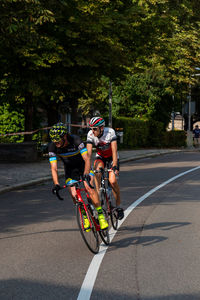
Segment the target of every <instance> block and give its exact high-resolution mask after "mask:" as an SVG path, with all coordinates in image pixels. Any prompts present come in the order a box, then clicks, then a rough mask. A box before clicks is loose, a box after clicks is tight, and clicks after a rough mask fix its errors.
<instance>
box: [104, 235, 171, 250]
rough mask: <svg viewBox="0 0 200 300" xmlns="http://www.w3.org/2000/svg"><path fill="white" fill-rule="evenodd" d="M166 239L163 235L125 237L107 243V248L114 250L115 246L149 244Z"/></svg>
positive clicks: (125, 246)
mask: <svg viewBox="0 0 200 300" xmlns="http://www.w3.org/2000/svg"><path fill="white" fill-rule="evenodd" d="M167 239H168V238H167V237H164V236H142V237H141V236H138V237H137V236H136V237H127V238H124V239H120V240H118V241H114V242H111V244H110V245H109V250H114V249H116V248H127V247H129V246H134V245H142V246H150V245H153V244H157V243H160V242H163V241H165V240H167Z"/></svg>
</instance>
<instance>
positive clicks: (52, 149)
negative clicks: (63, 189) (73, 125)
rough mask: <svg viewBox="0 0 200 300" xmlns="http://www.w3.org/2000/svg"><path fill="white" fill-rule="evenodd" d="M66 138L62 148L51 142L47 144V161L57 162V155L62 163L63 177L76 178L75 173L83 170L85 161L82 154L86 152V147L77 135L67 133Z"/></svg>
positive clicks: (80, 172)
mask: <svg viewBox="0 0 200 300" xmlns="http://www.w3.org/2000/svg"><path fill="white" fill-rule="evenodd" d="M67 140H68V144H67V146H65V147H63V148H58V147H56V145H55V143H53V142H51V143H50V144H49V147H48V152H49V161H50V163H53V162H57V157H59V158H60V159H61V160H62V162H63V163H64V167H65V178H73V179H76V180H77V179H78V178H77V173H79V175H82V174H83V172H84V166H85V161H84V159H83V158H82V154H84V153H87V149H86V147H85V145H84V143H83V142H82V140H81V138H80V137H79V136H77V135H68V136H67ZM75 174H76V175H75Z"/></svg>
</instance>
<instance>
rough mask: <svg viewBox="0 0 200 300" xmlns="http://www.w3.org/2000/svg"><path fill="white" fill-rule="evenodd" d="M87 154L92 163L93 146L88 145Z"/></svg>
mask: <svg viewBox="0 0 200 300" xmlns="http://www.w3.org/2000/svg"><path fill="white" fill-rule="evenodd" d="M87 152H88V157H89V159H90V161H91V160H92V144H90V143H87Z"/></svg>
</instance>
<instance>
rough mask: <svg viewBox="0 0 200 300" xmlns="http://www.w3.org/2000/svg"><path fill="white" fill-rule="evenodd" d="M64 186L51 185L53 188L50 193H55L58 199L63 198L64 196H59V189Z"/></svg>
mask: <svg viewBox="0 0 200 300" xmlns="http://www.w3.org/2000/svg"><path fill="white" fill-rule="evenodd" d="M65 187H66V186H63V187H61V186H60V185H59V184H56V185H55V186H54V187H53V189H52V193H53V194H54V195H56V197H57V198H58V199H59V200H64V198H62V197H61V196H60V194H59V191H60V190H62V189H64V188H65Z"/></svg>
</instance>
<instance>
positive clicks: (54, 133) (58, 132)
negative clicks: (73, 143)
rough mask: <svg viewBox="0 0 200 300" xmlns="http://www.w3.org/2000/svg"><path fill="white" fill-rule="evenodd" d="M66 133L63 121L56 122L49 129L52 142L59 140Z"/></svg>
mask: <svg viewBox="0 0 200 300" xmlns="http://www.w3.org/2000/svg"><path fill="white" fill-rule="evenodd" d="M66 133H67V128H66V126H65V125H64V124H63V123H57V124H55V125H54V126H53V127H52V128H51V129H50V131H49V136H50V139H51V140H52V141H53V142H59V141H60V140H61V138H62V137H63V136H64V135H65V134H66Z"/></svg>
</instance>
